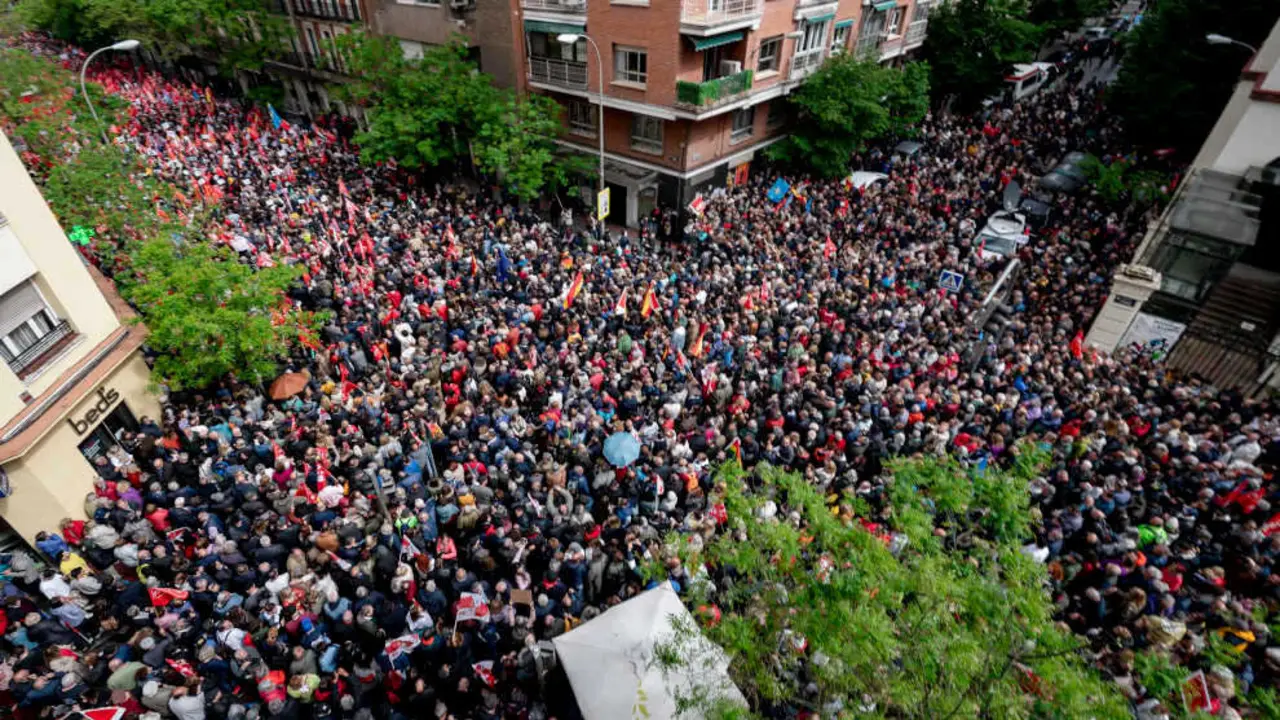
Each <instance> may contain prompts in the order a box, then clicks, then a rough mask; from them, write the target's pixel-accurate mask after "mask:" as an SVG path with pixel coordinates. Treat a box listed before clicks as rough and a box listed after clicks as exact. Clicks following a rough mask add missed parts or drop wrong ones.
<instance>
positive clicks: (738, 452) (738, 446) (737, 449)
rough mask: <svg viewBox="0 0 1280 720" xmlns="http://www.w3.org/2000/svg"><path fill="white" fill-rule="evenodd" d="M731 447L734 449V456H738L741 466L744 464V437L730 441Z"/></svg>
mask: <svg viewBox="0 0 1280 720" xmlns="http://www.w3.org/2000/svg"><path fill="white" fill-rule="evenodd" d="M729 449H730V450H732V451H733V456H734V457H735V458H737V460H738V465H739V466H741V465H742V439H741V438H734V439H733V442H731V443H729Z"/></svg>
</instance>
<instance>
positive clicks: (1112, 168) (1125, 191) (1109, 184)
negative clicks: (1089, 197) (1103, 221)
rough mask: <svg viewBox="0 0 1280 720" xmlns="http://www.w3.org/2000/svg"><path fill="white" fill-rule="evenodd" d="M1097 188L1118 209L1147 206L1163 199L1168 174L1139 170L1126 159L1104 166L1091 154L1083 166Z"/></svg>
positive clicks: (1113, 161)
mask: <svg viewBox="0 0 1280 720" xmlns="http://www.w3.org/2000/svg"><path fill="white" fill-rule="evenodd" d="M1080 167H1081V169H1082V170H1084V171H1085V174H1087V175H1088V176H1089V181H1090V182H1091V183H1092V185H1093V189H1094V191H1095V192H1097V193H1098V195H1099V197H1101V198H1102V199H1103V200H1104V201H1106V202H1107V203H1108V204H1110V205H1112V206H1113V207H1117V208H1121V207H1123V208H1126V209H1128V208H1132V207H1134V206H1137V207H1145V206H1147V205H1150V204H1151V203H1153V202H1156V201H1158V200H1160V199H1161V198H1163V197H1164V196H1165V194H1166V190H1165V188H1167V187H1168V184H1169V183H1168V178H1167V177H1166V176H1165V174H1164V173H1160V172H1157V171H1154V170H1139V169H1137V168H1135V167H1134V166H1133V163H1131V162H1129V161H1128V160H1126V159H1124V158H1116V159H1113V160H1112V161H1111V162H1110V163H1104V162H1102V161H1101V160H1099V159H1098V158H1097V157H1095V156H1093V155H1089V156H1088V157H1086V158H1085V159H1084V161H1083V162H1082V163H1081V165H1080Z"/></svg>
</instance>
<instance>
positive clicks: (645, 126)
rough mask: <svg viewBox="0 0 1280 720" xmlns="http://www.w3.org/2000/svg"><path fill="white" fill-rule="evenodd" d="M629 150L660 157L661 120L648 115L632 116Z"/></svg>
mask: <svg viewBox="0 0 1280 720" xmlns="http://www.w3.org/2000/svg"><path fill="white" fill-rule="evenodd" d="M631 149H632V150H639V151H641V152H647V153H653V154H655V155H661V154H662V120H661V119H660V118H655V117H649V116H648V115H632V116H631Z"/></svg>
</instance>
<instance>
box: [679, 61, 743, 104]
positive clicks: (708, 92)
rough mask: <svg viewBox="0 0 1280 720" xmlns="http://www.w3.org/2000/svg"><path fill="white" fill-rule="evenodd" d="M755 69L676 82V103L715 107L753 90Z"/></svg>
mask: <svg viewBox="0 0 1280 720" xmlns="http://www.w3.org/2000/svg"><path fill="white" fill-rule="evenodd" d="M754 74H755V73H754V71H752V70H744V71H742V72H740V73H737V74H734V75H726V76H724V77H721V78H716V79H714V80H706V81H704V82H687V81H685V80H680V81H677V82H676V103H677V104H679V105H690V106H692V107H696V108H700V109H709V108H713V107H715V106H717V105H720V104H722V103H726V102H729V101H731V100H734V99H736V98H738V97H740V96H742V95H743V94H745V93H748V92H751V79H752V77H753V76H754Z"/></svg>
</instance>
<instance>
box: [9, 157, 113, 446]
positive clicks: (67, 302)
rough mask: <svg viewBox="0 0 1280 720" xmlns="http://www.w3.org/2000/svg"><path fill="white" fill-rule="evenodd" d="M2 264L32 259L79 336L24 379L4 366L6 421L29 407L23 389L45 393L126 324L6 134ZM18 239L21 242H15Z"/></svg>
mask: <svg viewBox="0 0 1280 720" xmlns="http://www.w3.org/2000/svg"><path fill="white" fill-rule="evenodd" d="M0 140H2V141H0V187H3V188H4V191H3V192H0V215H3V216H4V218H5V219H7V221H8V223H7V225H6V226H5V227H4V228H0V234H3V237H0V265H10V264H12V263H19V262H23V261H29V262H30V263H31V264H33V265H34V266H35V270H36V274H35V275H34V276H33V280H34V282H35V284H36V286H37V287H38V288H39V289H40V293H41V294H42V295H43V296H44V299H45V301H46V302H48V304H49V305H50V306H51V307H52V308H53V310H54V311H55V312H56V314H57V315H58V317H59V319H63V320H69V321H70V322H71V325H72V327H73V329H74V331H75V332H76V333H77V335H78V337H77V338H75V339H74V340H73V341H72V342H71V343H70V344H69V345H68V346H67V347H66V348H65V349H64V351H63V352H62V354H61V355H60V356H58V357H56V358H55V359H53V360H52V361H50V362H48V363H46V364H45V365H43V366H41V368H40V369H39V372H38V373H36V374H34V375H32V376H29V377H27V378H26V379H20V378H19V377H18V376H17V375H16V374H15V373H14V372H13V371H12V370H11V369H10V368H9V367H8V366H7V365H3V364H0V424H3V423H5V422H8V421H9V420H10V419H11V418H13V417H14V416H15V415H16V414H18V413H19V412H21V411H22V410H23V408H24V407H25V406H26V402H25V401H24V400H23V399H22V395H23V393H27V394H29V395H31V396H33V397H34V396H39V395H40V394H42V393H44V392H45V391H46V390H48V389H49V388H50V386H51V385H52V384H53V383H54V382H55V380H56V379H57V378H58V377H59V376H60V375H61V374H62V373H63V372H64V371H65V370H66V369H67V368H70V367H72V366H74V365H75V364H76V363H78V362H80V361H82V360H83V359H84V358H85V357H86V356H87V355H88V354H89V353H90V352H91V351H92V350H93V348H94V347H95V346H97V345H98V343H100V342H102V341H103V340H104V339H106V337H107V336H108V335H110V334H111V333H112V332H114V331H115V330H116V329H117V328H119V327H120V320H119V319H118V318H117V317H116V314H115V313H114V312H113V311H112V309H111V306H110V305H109V304H108V303H107V300H106V298H104V297H103V295H102V293H101V292H99V290H98V286H97V285H96V284H95V283H94V280H93V278H92V277H91V276H90V274H89V271H88V270H87V269H86V268H85V266H84V262H83V261H82V259H81V257H80V254H79V253H78V252H77V251H76V249H75V247H74V246H72V244H71V242H70V241H69V240H67V237H66V234H65V233H64V232H63V231H62V227H61V226H60V225H59V224H58V220H57V218H55V217H54V215H53V212H52V211H50V210H49V206H48V205H46V204H45V202H44V198H43V197H41V195H40V191H39V190H38V189H37V188H36V186H35V183H33V182H32V181H31V179H30V177H29V176H28V175H27V170H26V168H25V167H24V166H23V165H22V160H21V159H19V157H18V155H17V153H15V152H14V150H13V146H12V145H11V144H10V143H9V139H8V138H7V137H4V136H3V134H0ZM15 241H16V242H15Z"/></svg>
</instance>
